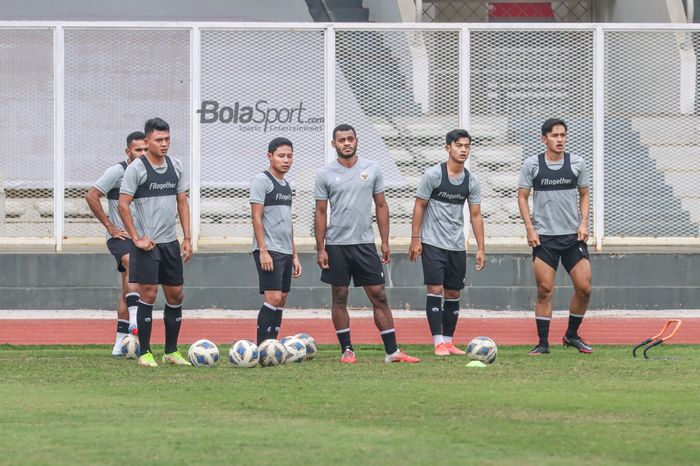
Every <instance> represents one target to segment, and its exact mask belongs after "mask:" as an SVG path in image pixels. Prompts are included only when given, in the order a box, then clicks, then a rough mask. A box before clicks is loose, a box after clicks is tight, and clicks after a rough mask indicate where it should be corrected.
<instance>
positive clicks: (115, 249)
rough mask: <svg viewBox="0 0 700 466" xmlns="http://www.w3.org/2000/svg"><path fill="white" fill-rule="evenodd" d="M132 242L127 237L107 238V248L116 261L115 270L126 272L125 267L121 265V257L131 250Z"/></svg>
mask: <svg viewBox="0 0 700 466" xmlns="http://www.w3.org/2000/svg"><path fill="white" fill-rule="evenodd" d="M133 245H134V243H133V242H132V241H131V240H130V239H129V238H126V239H119V238H110V239H108V240H107V249H109V252H110V253H112V255H113V256H114V258H115V259H116V261H117V270H119V271H120V272H126V269H125V268H124V266H123V265H122V257H124V256H126V255H127V254H129V253H130V252H131V247H132V246H133Z"/></svg>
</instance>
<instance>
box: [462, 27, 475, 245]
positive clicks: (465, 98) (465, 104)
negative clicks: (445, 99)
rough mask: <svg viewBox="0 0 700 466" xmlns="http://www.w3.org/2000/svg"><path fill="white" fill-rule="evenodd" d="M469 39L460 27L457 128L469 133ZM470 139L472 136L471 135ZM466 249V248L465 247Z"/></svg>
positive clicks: (467, 226) (466, 226) (468, 226)
mask: <svg viewBox="0 0 700 466" xmlns="http://www.w3.org/2000/svg"><path fill="white" fill-rule="evenodd" d="M470 47H471V37H470V33H469V28H468V27H466V26H462V28H460V30H459V109H458V115H459V127H460V128H464V129H466V130H467V131H469V134H472V133H471V120H472V108H471V62H470V60H471V51H470ZM472 137H474V135H473V134H472ZM471 160H472V158H471V157H469V158H468V159H467V163H466V168H467V169H470V168H471ZM463 210H464V216H465V218H469V204H468V203H465V204H464V208H463ZM463 230H464V237H465V238H466V239H467V240H469V236H470V233H471V222H467V221H465V222H464V227H463ZM467 247H468V246H467Z"/></svg>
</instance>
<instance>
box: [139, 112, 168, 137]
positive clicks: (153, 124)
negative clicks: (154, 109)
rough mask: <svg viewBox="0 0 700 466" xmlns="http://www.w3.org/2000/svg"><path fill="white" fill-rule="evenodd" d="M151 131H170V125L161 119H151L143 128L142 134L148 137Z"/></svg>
mask: <svg viewBox="0 0 700 466" xmlns="http://www.w3.org/2000/svg"><path fill="white" fill-rule="evenodd" d="M153 131H170V125H169V124H168V123H167V122H166V121H165V120H163V119H161V118H157V117H156V118H151V119H150V120H148V121H147V122H146V124H145V125H144V126H143V132H144V134H145V135H146V136H148V135H149V134H151V133H152V132H153Z"/></svg>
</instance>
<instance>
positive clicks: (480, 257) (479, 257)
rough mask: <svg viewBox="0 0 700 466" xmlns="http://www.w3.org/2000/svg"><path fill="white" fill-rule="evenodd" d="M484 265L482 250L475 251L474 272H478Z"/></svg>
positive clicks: (484, 258)
mask: <svg viewBox="0 0 700 466" xmlns="http://www.w3.org/2000/svg"><path fill="white" fill-rule="evenodd" d="M485 265H486V254H485V253H484V251H483V250H479V251H476V270H477V271H480V270H482V269H483V268H484V266H485Z"/></svg>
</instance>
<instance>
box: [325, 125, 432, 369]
mask: <svg viewBox="0 0 700 466" xmlns="http://www.w3.org/2000/svg"><path fill="white" fill-rule="evenodd" d="M332 145H333V147H334V148H335V150H336V152H337V153H338V158H337V159H336V160H334V161H332V162H330V163H329V164H328V165H326V166H325V167H323V168H321V169H320V170H318V172H317V173H316V188H315V193H314V197H315V198H316V216H315V222H314V224H315V236H316V252H317V263H318V265H319V266H320V267H321V270H322V271H321V281H322V282H324V283H328V284H330V285H331V290H332V299H333V303H332V307H331V315H332V318H333V325H334V326H335V331H336V335H337V337H338V341H339V343H340V350H341V352H342V356H341V359H340V361H341V362H342V363H348V364H353V363H355V362H357V357H356V356H355V352H354V350H353V346H352V343H351V341H350V315H349V314H348V309H347V303H348V287H349V285H350V278H352V280H353V283H354V285H355V286H362V287H364V289H365V293H367V297H368V298H369V300H370V301H371V302H372V307H373V309H374V323H375V325H376V326H377V328H378V329H379V333H380V335H381V337H382V341H383V342H384V349H385V351H386V357H385V358H384V361H385V362H387V363H391V362H407V363H416V362H419V361H420V360H419V359H418V358H414V357H411V356H409V355H407V354H406V353H404V352H403V351H401V350H399V348H398V346H397V344H396V332H395V330H394V319H393V316H392V315H391V309H389V303H388V301H387V298H386V293H385V290H384V270H383V268H382V264H387V263H389V261H390V260H391V251H390V249H389V206H388V205H387V203H386V199H385V198H384V178H383V175H382V172H381V170H380V169H379V165H377V163H376V162H373V161H371V160H367V159H364V158H360V157H358V156H357V154H356V151H357V133H356V132H355V129H354V128H353V127H352V126H350V125H339V126H337V127H336V128H335V129H333V141H332ZM372 201H374V204H375V207H376V210H375V211H376V216H377V226H378V227H379V235H380V237H381V254H382V257H381V260H380V258H379V256H378V255H377V248H376V246H375V245H374V233H373V231H372ZM329 204H330V209H331V213H330V221H329V222H328V224H327V225H326V219H327V215H328V207H329Z"/></svg>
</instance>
